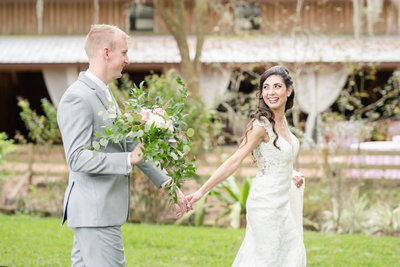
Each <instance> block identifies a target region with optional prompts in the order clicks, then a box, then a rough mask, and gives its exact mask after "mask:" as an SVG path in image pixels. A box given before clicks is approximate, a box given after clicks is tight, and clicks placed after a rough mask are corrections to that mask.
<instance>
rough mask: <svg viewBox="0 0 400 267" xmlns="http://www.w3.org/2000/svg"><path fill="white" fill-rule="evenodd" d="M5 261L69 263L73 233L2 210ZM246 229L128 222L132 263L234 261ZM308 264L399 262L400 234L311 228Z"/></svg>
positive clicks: (54, 222)
mask: <svg viewBox="0 0 400 267" xmlns="http://www.w3.org/2000/svg"><path fill="white" fill-rule="evenodd" d="M0 233H2V234H4V237H5V238H2V240H1V241H2V242H0V255H1V264H2V265H6V266H69V265H70V264H71V261H70V251H71V246H72V241H73V234H72V231H71V229H70V228H68V227H66V226H64V227H60V218H38V217H30V216H21V215H14V216H5V215H1V214H0ZM244 233H245V231H244V229H240V230H234V229H226V228H213V227H187V226H174V225H166V226H164V225H161V226H160V225H145V224H125V225H123V226H122V236H123V241H124V249H125V257H126V264H127V266H139V267H140V266H143V267H144V266H160V267H167V266H176V267H183V266H216V267H219V266H230V265H231V264H232V262H233V260H234V258H235V255H236V253H237V251H238V249H239V247H240V244H241V242H242V241H243V238H244ZM304 242H305V246H306V251H307V266H311V267H312V266H397V265H398V263H399V262H400V254H399V250H400V239H399V238H396V237H387V236H383V237H376V236H364V235H360V234H353V235H346V234H343V235H333V234H327V233H317V232H305V233H304Z"/></svg>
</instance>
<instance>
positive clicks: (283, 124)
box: [280, 121, 285, 129]
mask: <svg viewBox="0 0 400 267" xmlns="http://www.w3.org/2000/svg"><path fill="white" fill-rule="evenodd" d="M280 128H281V129H285V121H283V123H281V124H280Z"/></svg>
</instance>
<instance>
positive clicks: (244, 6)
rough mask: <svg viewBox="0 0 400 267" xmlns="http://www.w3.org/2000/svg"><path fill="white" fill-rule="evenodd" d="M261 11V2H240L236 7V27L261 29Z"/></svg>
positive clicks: (242, 29)
mask: <svg viewBox="0 0 400 267" xmlns="http://www.w3.org/2000/svg"><path fill="white" fill-rule="evenodd" d="M260 24H261V13H260V4H259V3H248V2H239V3H237V4H236V7H235V27H236V30H239V31H249V30H259V29H260Z"/></svg>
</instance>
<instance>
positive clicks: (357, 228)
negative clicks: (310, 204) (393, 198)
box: [322, 187, 400, 235]
mask: <svg viewBox="0 0 400 267" xmlns="http://www.w3.org/2000/svg"><path fill="white" fill-rule="evenodd" d="M323 215H324V219H325V222H324V223H323V225H322V230H324V231H330V232H336V233H350V234H352V233H363V234H377V233H380V234H387V235H393V234H396V233H398V232H399V231H400V205H397V206H394V207H392V206H391V205H390V204H389V203H387V202H384V201H380V202H376V203H374V204H372V203H371V201H370V197H369V195H368V194H367V193H360V188H359V187H353V189H352V191H351V194H350V197H349V198H347V199H346V200H345V201H343V202H342V203H341V202H339V201H337V200H336V199H332V209H331V210H326V211H324V212H323Z"/></svg>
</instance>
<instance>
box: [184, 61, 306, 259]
mask: <svg viewBox="0 0 400 267" xmlns="http://www.w3.org/2000/svg"><path fill="white" fill-rule="evenodd" d="M259 90H260V91H259V94H258V96H259V104H258V107H257V109H256V111H255V112H254V113H253V114H252V115H251V119H252V120H251V121H250V123H249V125H248V128H247V130H246V133H245V135H244V137H243V138H242V139H243V140H242V143H241V144H240V146H239V148H238V149H237V151H236V152H235V153H234V154H233V155H232V156H231V157H230V158H229V159H228V160H227V161H225V162H224V163H223V164H222V165H221V166H220V167H219V168H218V169H217V170H216V172H215V173H214V174H213V175H212V176H211V177H210V178H209V179H208V180H207V182H206V183H204V185H203V186H201V188H200V189H199V190H197V191H196V192H194V193H192V194H190V195H188V196H187V200H188V201H190V204H193V203H195V202H196V201H197V200H199V199H200V198H201V197H203V196H204V195H205V194H206V193H207V192H208V191H209V190H211V189H212V188H213V187H214V186H216V185H217V184H218V183H220V182H222V181H223V180H225V179H226V178H227V177H229V176H230V175H232V174H233V173H234V172H235V171H236V170H237V169H238V167H239V165H240V163H241V162H242V161H243V159H245V158H246V156H247V155H248V154H249V153H251V152H252V154H253V156H254V158H255V159H256V161H257V166H258V173H257V175H256V177H255V178H254V179H253V181H252V184H251V189H250V193H249V196H248V199H247V203H246V210H247V214H246V219H247V227H246V235H245V238H244V241H243V243H242V245H241V247H240V249H239V252H238V254H237V255H236V258H235V261H234V262H233V264H232V266H243V267H250V266H274V267H275V266H276V267H280V266H284V267H287V266H306V252H305V247H304V243H303V230H302V229H303V226H302V213H303V211H302V209H303V192H304V185H303V181H304V176H303V175H302V174H301V173H298V172H295V171H293V161H294V159H295V157H296V156H297V153H298V150H299V141H298V140H297V138H296V137H295V136H294V135H293V134H292V133H291V132H290V131H289V129H288V125H287V121H286V118H285V112H286V111H287V110H288V109H290V108H292V106H293V100H294V95H295V92H294V90H293V81H292V78H291V77H290V75H289V72H288V71H287V70H286V68H285V67H283V66H274V67H272V68H270V69H268V70H267V71H265V72H264V73H263V74H262V76H261V78H260V83H259Z"/></svg>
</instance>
